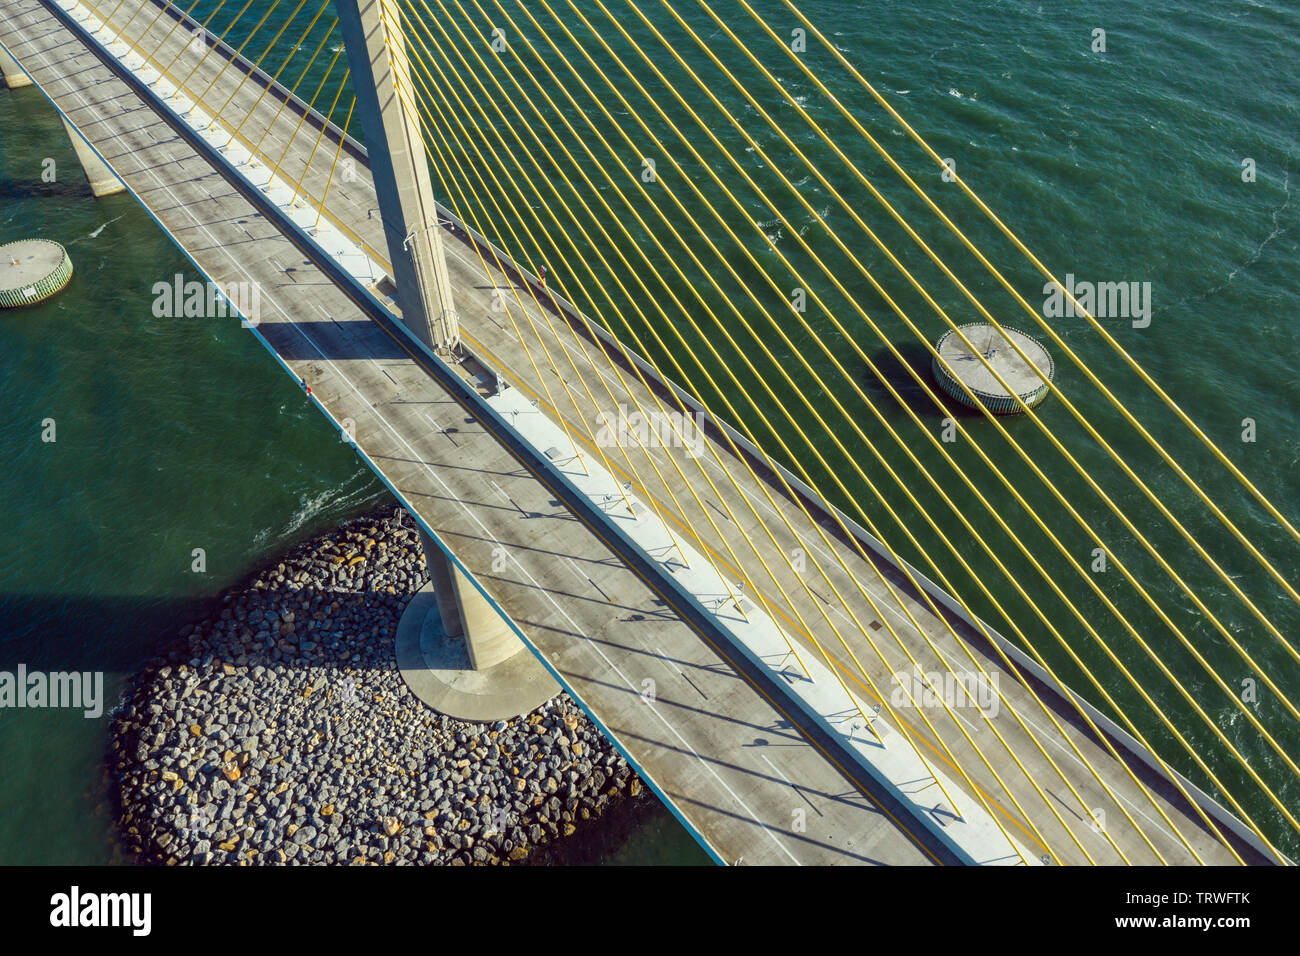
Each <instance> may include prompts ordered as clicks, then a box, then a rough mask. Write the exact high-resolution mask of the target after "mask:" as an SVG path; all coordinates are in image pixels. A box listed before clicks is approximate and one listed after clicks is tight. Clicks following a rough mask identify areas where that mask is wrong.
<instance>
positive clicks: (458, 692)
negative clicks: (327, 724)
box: [397, 584, 561, 724]
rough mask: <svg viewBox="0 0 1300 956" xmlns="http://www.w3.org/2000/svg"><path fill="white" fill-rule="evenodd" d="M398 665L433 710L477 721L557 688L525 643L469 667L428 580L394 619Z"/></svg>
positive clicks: (540, 699)
mask: <svg viewBox="0 0 1300 956" xmlns="http://www.w3.org/2000/svg"><path fill="white" fill-rule="evenodd" d="M397 669H398V670H399V671H401V674H402V680H404V681H406V686H407V687H409V688H410V689H411V693H413V694H415V696H416V697H418V698H420V700H422V701H423V702H424V703H426V704H428V705H429V706H430V707H432V708H433V709H434V710H436V711H438V713H440V714H446V715H447V716H448V717H454V718H456V719H457V720H466V721H471V722H473V723H480V724H481V723H489V722H491V721H496V720H509V719H511V718H512V717H519V716H521V715H523V714H526V713H528V712H529V711H532V710H536V709H537V708H538V707H540V706H541V705H542V704H543V703H545V702H546V701H548V700H550V699H551V698H552V697H554V696H555V695H556V694H558V693H560V689H561V688H560V685H559V684H557V683H556V681H555V678H553V677H552V676H551V674H550V671H548V670H547V669H546V668H545V667H543V666H542V662H541V661H539V660H538V659H537V658H536V657H534V656H533V653H532V651H530V650H529V649H528V648H527V647H522V648H521V650H520V651H519V652H518V653H516V654H514V655H512V656H511V657H509V658H507V659H506V660H504V661H502V662H501V663H499V664H494V665H492V666H491V667H485V668H482V669H475V668H473V667H471V666H470V661H469V652H468V651H467V649H466V647H465V642H464V640H463V639H462V638H459V637H451V636H449V635H448V634H447V633H446V631H445V630H444V629H443V626H442V617H441V616H440V615H439V613H438V600H437V597H436V596H435V595H434V592H433V586H432V585H431V584H426V585H425V586H424V587H423V588H421V589H420V590H419V592H417V593H416V595H415V597H413V598H411V603H410V604H408V605H407V606H406V610H405V612H403V614H402V619H401V621H399V622H398V624H397Z"/></svg>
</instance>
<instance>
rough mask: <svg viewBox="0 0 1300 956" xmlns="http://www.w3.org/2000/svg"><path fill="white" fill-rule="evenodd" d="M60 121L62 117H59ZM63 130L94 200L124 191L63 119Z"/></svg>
mask: <svg viewBox="0 0 1300 956" xmlns="http://www.w3.org/2000/svg"><path fill="white" fill-rule="evenodd" d="M60 119H62V116H60ZM63 128H64V129H65V130H67V133H68V140H69V142H71V143H72V148H73V150H75V151H76V153H77V159H79V160H80V161H81V171H82V172H84V173H85V174H86V182H88V183H90V191H91V192H92V193H94V194H95V197H96V198H99V197H101V196H112V195H113V194H114V193H120V192H121V191H122V190H124V189H126V186H125V185H123V183H122V180H120V179H118V178H117V176H116V175H115V174H114V173H113V171H112V170H111V169H109V168H108V164H107V163H105V162H104V161H103V160H102V159H100V158H99V154H98V153H96V152H95V151H94V150H93V149H91V148H90V144H89V143H87V142H86V140H85V139H84V138H83V137H82V135H81V133H79V132H78V131H77V127H75V126H73V125H72V124H71V123H69V122H68V121H67V120H66V119H64V120H63Z"/></svg>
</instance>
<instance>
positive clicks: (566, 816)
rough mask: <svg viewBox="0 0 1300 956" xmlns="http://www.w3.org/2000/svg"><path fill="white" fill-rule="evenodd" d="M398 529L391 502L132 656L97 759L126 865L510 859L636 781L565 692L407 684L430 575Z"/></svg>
mask: <svg viewBox="0 0 1300 956" xmlns="http://www.w3.org/2000/svg"><path fill="white" fill-rule="evenodd" d="M403 519H404V521H405V527H403V526H402V521H403ZM412 525H413V523H412V520H411V518H410V517H409V516H408V515H403V514H402V513H401V512H400V511H398V510H397V509H393V508H388V509H385V510H384V511H383V512H382V513H380V514H377V515H373V516H370V517H367V518H362V519H359V520H357V521H354V522H351V523H349V524H347V525H345V526H343V527H342V528H340V529H339V530H337V531H335V532H333V533H331V534H327V535H325V536H324V537H322V538H319V539H317V540H315V541H312V542H310V543H308V544H306V545H304V546H301V547H299V548H297V549H295V550H294V551H293V552H292V553H291V554H290V555H289V556H288V557H286V558H285V559H284V560H283V561H282V562H280V563H278V564H276V565H274V566H272V567H270V568H267V569H266V570H264V571H263V572H261V573H260V574H257V575H255V576H253V577H252V578H251V579H250V580H249V581H247V582H246V583H245V584H243V585H241V586H238V587H235V588H232V589H231V590H230V591H228V592H226V593H225V594H224V595H222V597H221V598H220V600H219V601H218V603H217V607H216V610H215V611H214V612H213V613H212V614H211V615H210V616H209V618H208V619H207V620H204V621H202V622H200V623H199V624H198V625H197V626H195V625H190V626H187V627H185V628H184V629H182V631H181V633H180V637H179V639H178V640H177V642H176V645H175V646H174V647H173V648H172V649H171V650H170V651H168V652H166V653H165V654H163V655H162V656H161V657H159V658H157V659H154V660H152V661H150V662H149V663H148V664H147V665H146V666H145V667H144V668H143V670H142V672H141V674H140V676H139V677H138V678H137V680H136V681H135V682H134V684H133V685H132V688H131V690H130V691H129V692H128V695H127V698H126V701H125V703H124V704H123V706H122V708H121V710H120V711H119V712H118V713H117V714H116V715H115V717H114V723H113V734H112V742H111V754H110V762H111V769H112V770H113V771H115V775H116V778H117V780H118V789H119V794H120V810H119V829H120V832H121V834H122V837H123V840H124V842H125V844H126V846H127V847H128V849H130V850H131V851H133V853H135V854H136V855H138V857H139V858H140V859H141V860H142V861H144V862H149V863H161V864H172V865H175V864H188V863H226V864H236V863H237V864H244V865H247V864H261V863H299V864H301V863H311V864H358V863H423V864H474V863H499V862H506V861H522V860H525V859H526V858H527V857H528V855H529V853H530V852H531V851H532V850H533V849H534V848H536V847H538V846H539V845H543V844H547V843H550V842H551V841H554V840H556V839H557V838H561V837H565V836H569V835H571V834H573V833H574V832H575V830H578V831H580V830H581V828H582V827H583V826H584V823H585V821H588V820H591V819H592V818H594V817H596V816H598V815H599V814H600V813H601V811H602V810H604V809H605V808H606V807H608V806H609V805H610V804H611V803H612V802H614V801H617V800H619V799H620V798H621V797H622V796H623V795H624V794H628V795H631V796H636V795H637V794H638V793H639V792H640V790H641V784H640V781H639V780H638V779H637V778H636V776H635V774H633V773H632V772H631V770H630V768H629V767H628V765H627V763H626V761H624V760H623V758H622V757H621V756H620V755H619V754H618V752H617V751H616V750H615V749H614V748H613V746H612V745H611V744H610V743H609V741H608V740H606V739H605V737H604V736H603V735H602V734H601V733H600V731H599V730H598V729H597V728H596V727H595V726H594V725H593V724H592V723H591V721H590V720H588V719H587V717H586V716H585V715H584V714H583V713H582V712H581V711H580V710H579V709H578V708H577V706H576V705H575V704H574V703H573V701H572V700H571V699H570V698H569V697H568V695H566V694H562V695H561V696H559V697H557V698H555V699H554V700H552V701H550V702H549V703H548V704H546V705H543V706H542V707H541V708H539V709H538V710H536V711H534V712H533V713H532V714H529V715H528V716H526V717H523V718H518V719H515V720H511V721H500V722H497V723H495V724H488V725H484V724H469V723H463V722H459V721H454V720H450V719H448V718H446V717H442V716H440V715H438V714H436V713H434V712H432V711H430V710H429V709H428V708H427V707H425V706H424V705H423V704H422V703H421V702H420V701H419V700H417V699H416V698H415V697H414V696H413V695H412V694H411V693H410V691H409V690H407V688H406V685H405V683H404V682H403V681H402V678H401V676H400V674H399V673H398V671H397V666H396V661H395V659H394V652H393V647H394V635H395V633H396V628H397V622H398V619H399V618H400V617H401V614H402V610H403V608H404V607H405V606H406V603H407V602H408V601H409V600H410V598H411V595H413V594H414V593H415V592H416V591H417V590H418V589H419V588H420V587H421V586H422V585H423V584H424V583H425V581H426V580H427V579H428V575H427V572H426V571H425V567H424V555H423V549H422V547H421V545H420V539H419V535H418V534H417V533H416V532H415V531H414V530H413V526H412Z"/></svg>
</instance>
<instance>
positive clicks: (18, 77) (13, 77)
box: [0, 46, 32, 90]
mask: <svg viewBox="0 0 1300 956" xmlns="http://www.w3.org/2000/svg"><path fill="white" fill-rule="evenodd" d="M0 72H3V73H4V78H5V86H7V87H9V89H11V90H16V89H18V88H19V87H20V86H31V85H32V81H31V78H30V77H28V75H27V74H26V73H24V72H23V68H22V67H21V66H19V65H18V61H17V60H15V59H14V58H13V57H12V56H10V54H9V51H8V50H6V49H5V48H4V47H2V46H0Z"/></svg>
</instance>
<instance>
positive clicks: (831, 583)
mask: <svg viewBox="0 0 1300 956" xmlns="http://www.w3.org/2000/svg"><path fill="white" fill-rule="evenodd" d="M823 574H824V572H823ZM828 583H829V581H828ZM831 584H832V588H833V583H831ZM867 600H868V601H870V597H868V598H867ZM905 610H906V609H905ZM859 627H861V623H859ZM896 637H897V635H896ZM901 646H904V649H905V653H906V646H905V645H901ZM859 666H861V665H859ZM1004 743H1005V741H1004ZM976 749H978V748H976ZM1013 799H1014V797H1013ZM1022 812H1023V810H1022Z"/></svg>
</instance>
